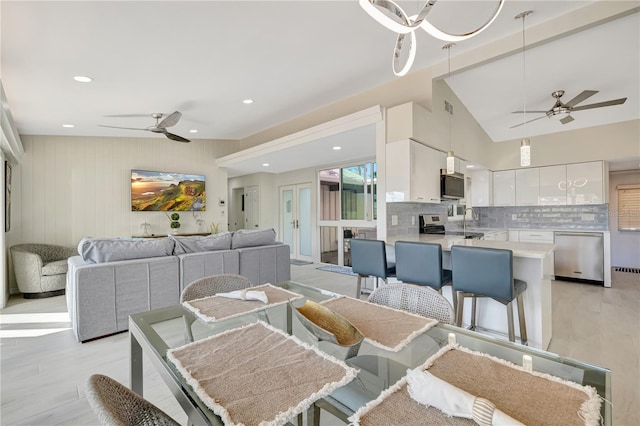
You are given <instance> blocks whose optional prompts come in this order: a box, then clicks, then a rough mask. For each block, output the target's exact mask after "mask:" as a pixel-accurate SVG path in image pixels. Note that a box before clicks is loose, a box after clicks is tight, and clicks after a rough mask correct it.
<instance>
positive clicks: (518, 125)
mask: <svg viewBox="0 0 640 426" xmlns="http://www.w3.org/2000/svg"><path fill="white" fill-rule="evenodd" d="M543 112H546V111H543ZM542 118H547V116H546V115H543V116H540V117H538V118H534V119H533V120H529V121H525V122H524V123H520V124H516V125H515V126H511V127H509V128H510V129H513V128H514V127H520V126H522V125H524V124H527V123H531V122H532V121H536V120H540V119H542Z"/></svg>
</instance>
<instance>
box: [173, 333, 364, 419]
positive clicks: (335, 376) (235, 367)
mask: <svg viewBox="0 0 640 426" xmlns="http://www.w3.org/2000/svg"><path fill="white" fill-rule="evenodd" d="M167 358H168V359H169V361H171V362H172V363H173V364H174V365H175V366H176V368H177V370H178V371H179V372H180V374H182V376H183V377H184V378H185V379H186V380H187V383H188V384H189V385H190V386H192V387H193V389H194V391H195V392H196V393H197V394H198V396H199V397H200V399H201V400H202V401H203V402H204V403H205V404H206V405H207V407H209V408H210V409H211V410H213V412H214V413H215V414H216V415H218V416H220V417H221V418H222V420H223V421H224V423H225V424H226V425H246V426H252V425H261V426H267V425H282V424H285V423H286V422H287V421H288V420H289V419H291V418H292V417H294V416H295V415H297V414H299V413H301V412H303V411H304V410H306V409H307V408H309V407H310V406H311V404H313V402H315V401H316V400H318V399H320V398H322V397H324V396H327V395H329V394H330V393H331V392H333V391H334V390H335V389H337V388H339V387H341V386H344V385H346V384H347V383H349V382H350V381H351V380H353V379H354V378H355V376H356V374H357V370H356V369H354V368H351V367H348V366H347V365H346V364H345V363H344V362H343V361H340V360H338V359H336V358H333V357H331V356H329V355H327V354H325V353H323V352H321V351H320V350H319V349H317V348H314V347H312V346H310V345H308V344H306V343H304V342H302V341H301V340H299V339H298V338H296V337H294V336H289V335H288V334H285V333H284V332H283V331H281V330H278V329H276V328H274V327H272V326H270V325H268V324H266V323H264V322H261V321H258V322H256V323H253V324H250V325H248V326H243V327H240V328H235V329H233V330H229V331H226V332H224V333H221V334H218V335H215V336H211V337H209V338H207V339H203V340H199V341H197V342H194V343H189V344H187V345H184V346H182V347H179V348H176V349H171V350H169V351H167Z"/></svg>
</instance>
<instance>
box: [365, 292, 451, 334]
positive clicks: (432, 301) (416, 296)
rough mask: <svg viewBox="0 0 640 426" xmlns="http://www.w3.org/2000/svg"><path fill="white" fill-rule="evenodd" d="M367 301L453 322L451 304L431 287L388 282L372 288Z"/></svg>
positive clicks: (446, 322) (449, 322) (443, 321)
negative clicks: (374, 288)
mask: <svg viewBox="0 0 640 426" xmlns="http://www.w3.org/2000/svg"><path fill="white" fill-rule="evenodd" d="M368 301H369V302H371V303H377V304H378V305H384V306H388V307H390V308H394V309H400V310H403V311H407V312H411V313H414V314H418V315H422V316H423V317H427V318H432V319H435V320H438V321H439V322H442V323H445V324H454V323H455V314H454V312H453V306H451V303H449V301H448V300H447V299H446V298H445V297H444V296H443V295H442V294H440V293H438V292H437V291H436V290H434V289H433V288H431V287H426V286H424V287H423V286H418V285H413V284H405V283H397V284H396V283H394V284H388V285H385V286H382V287H379V288H377V289H376V290H374V292H373V293H371V295H369V298H368Z"/></svg>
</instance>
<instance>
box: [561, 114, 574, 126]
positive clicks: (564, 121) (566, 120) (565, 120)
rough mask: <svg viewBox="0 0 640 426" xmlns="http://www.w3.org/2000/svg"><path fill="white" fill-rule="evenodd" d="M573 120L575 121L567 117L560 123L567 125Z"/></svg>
mask: <svg viewBox="0 0 640 426" xmlns="http://www.w3.org/2000/svg"><path fill="white" fill-rule="evenodd" d="M573 120H575V118H573V117H572V116H570V115H567V116H566V117H565V118H563V119H562V120H560V122H561V123H562V124H567V123H571V122H572V121H573Z"/></svg>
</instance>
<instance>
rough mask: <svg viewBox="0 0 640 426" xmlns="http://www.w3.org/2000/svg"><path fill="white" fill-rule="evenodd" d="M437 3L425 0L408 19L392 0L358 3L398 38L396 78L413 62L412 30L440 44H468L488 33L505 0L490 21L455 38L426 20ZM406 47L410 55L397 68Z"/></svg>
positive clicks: (413, 37) (395, 62)
mask: <svg viewBox="0 0 640 426" xmlns="http://www.w3.org/2000/svg"><path fill="white" fill-rule="evenodd" d="M437 1H438V0H427V2H426V3H425V4H424V6H422V10H421V11H420V13H418V14H417V15H412V16H408V15H407V13H406V12H405V11H404V10H403V9H402V8H401V7H400V6H399V5H398V4H397V3H396V2H394V1H393V0H358V3H359V4H360V7H362V9H363V10H364V11H365V12H367V14H368V15H369V16H371V17H372V18H373V19H375V20H376V21H377V22H378V23H379V24H381V25H382V26H384V27H385V28H388V29H389V30H391V31H393V32H395V33H397V34H398V38H397V40H396V45H395V48H394V50H393V60H392V67H393V72H394V74H395V75H397V76H403V75H405V74H406V73H407V72H408V71H409V69H410V68H411V66H412V65H413V61H414V60H415V49H416V37H415V30H416V29H418V28H422V29H423V30H424V31H426V32H427V33H428V34H429V35H431V36H432V37H434V38H437V39H439V40H442V41H447V42H459V41H464V40H467V39H469V38H471V37H474V36H476V35H478V34H480V33H481V32H482V31H484V30H485V29H487V28H488V27H489V26H490V25H491V24H492V23H493V21H495V19H496V18H497V17H498V15H499V14H500V11H501V10H502V7H503V6H504V1H505V0H498V5H497V7H496V9H495V11H494V12H493V14H492V15H491V17H490V18H489V19H488V20H487V21H486V22H485V23H484V24H482V25H481V26H479V27H478V28H476V29H475V30H473V31H470V32H466V33H461V34H454V33H448V32H446V31H443V30H441V29H439V28H437V27H436V26H434V25H433V24H431V23H430V22H429V21H427V19H426V17H427V15H428V14H429V12H431V10H432V8H433V6H434V5H435V4H436V2H437ZM406 35H409V37H410V38H409V41H408V42H407V41H406V40H405V36H406ZM406 45H408V49H409V52H408V54H407V60H406V62H405V63H404V65H402V66H400V62H401V60H400V56H401V52H402V47H403V46H406Z"/></svg>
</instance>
